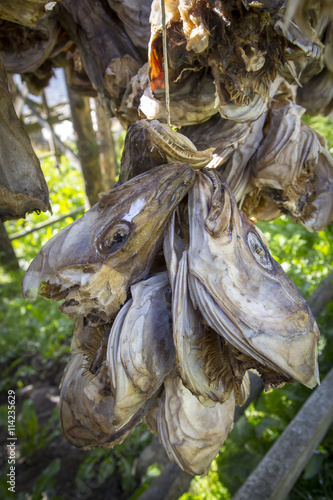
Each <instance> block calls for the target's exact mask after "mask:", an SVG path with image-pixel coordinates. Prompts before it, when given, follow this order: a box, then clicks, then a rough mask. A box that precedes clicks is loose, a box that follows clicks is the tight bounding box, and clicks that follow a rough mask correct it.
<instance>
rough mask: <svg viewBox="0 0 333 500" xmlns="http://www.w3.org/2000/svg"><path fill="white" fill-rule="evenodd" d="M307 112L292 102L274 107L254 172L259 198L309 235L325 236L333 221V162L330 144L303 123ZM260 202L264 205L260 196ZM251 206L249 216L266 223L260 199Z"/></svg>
mask: <svg viewBox="0 0 333 500" xmlns="http://www.w3.org/2000/svg"><path fill="white" fill-rule="evenodd" d="M303 112H304V109H303V108H301V107H300V106H297V105H295V104H294V103H292V102H289V101H276V102H274V103H273V105H272V108H271V110H270V112H269V114H268V120H267V123H266V125H265V129H266V135H265V138H264V139H263V141H262V142H261V144H260V146H259V147H258V149H257V151H256V153H255V155H254V156H253V157H252V159H251V160H250V163H249V169H250V171H251V174H252V183H253V185H254V186H255V187H256V188H257V190H258V191H257V193H258V194H260V192H262V193H263V194H264V196H265V197H266V198H269V199H271V200H272V201H273V203H274V204H275V205H276V207H278V209H280V210H281V212H285V213H288V214H289V215H290V216H291V217H292V218H293V219H294V220H295V221H296V222H299V223H301V224H302V225H304V226H305V227H306V228H307V229H308V230H309V231H319V230H320V229H323V228H324V227H326V226H327V225H328V224H330V223H331V221H332V219H333V211H332V191H333V160H332V157H331V155H330V154H329V152H328V150H327V146H326V141H325V139H324V138H323V137H321V136H320V135H319V134H317V133H316V132H315V131H314V130H312V129H311V128H310V127H309V126H308V125H306V124H304V123H302V122H301V119H300V118H301V115H302V114H303ZM257 200H258V203H260V202H261V198H260V196H258V197H257ZM251 201H252V207H251ZM251 201H249V200H248V201H247V203H246V208H247V211H249V210H251V208H252V210H251V211H250V212H248V213H250V215H252V216H255V217H256V218H258V219H259V218H261V217H262V214H261V213H260V211H261V208H260V209H259V211H258V212H257V211H256V207H255V206H254V204H253V202H254V201H255V197H254V196H252V198H251ZM263 215H264V216H265V217H266V219H267V216H266V214H265V212H264V214H263Z"/></svg>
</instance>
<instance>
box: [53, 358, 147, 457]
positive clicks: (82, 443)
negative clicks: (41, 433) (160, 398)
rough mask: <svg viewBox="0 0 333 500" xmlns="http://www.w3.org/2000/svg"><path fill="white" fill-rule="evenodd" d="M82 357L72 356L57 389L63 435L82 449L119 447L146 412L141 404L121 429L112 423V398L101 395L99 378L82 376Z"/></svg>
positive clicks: (101, 389)
mask: <svg viewBox="0 0 333 500" xmlns="http://www.w3.org/2000/svg"><path fill="white" fill-rule="evenodd" d="M84 371H85V368H84V356H83V354H82V353H75V354H73V356H72V357H71V359H70V361H69V363H68V365H67V367H66V370H65V373H64V376H63V380H62V382H61V388H60V404H59V406H60V421H61V427H62V430H63V434H64V436H65V438H66V439H67V441H68V442H69V443H71V444H72V445H73V446H76V447H77V448H80V449H83V450H90V449H92V448H96V447H97V446H98V447H103V448H110V447H112V446H114V445H115V444H120V443H122V442H123V441H124V439H125V438H126V436H127V435H128V434H129V433H130V432H131V431H132V429H133V428H134V427H135V426H136V425H137V424H138V423H139V422H140V421H141V420H142V418H143V417H144V416H145V414H146V413H147V411H148V408H149V405H150V402H148V403H147V404H146V405H143V406H142V407H141V408H140V410H139V411H138V412H137V413H136V414H135V415H134V416H133V418H132V419H131V420H130V421H129V422H128V423H127V424H126V425H124V426H122V427H121V428H120V429H116V428H115V427H114V425H113V422H112V415H113V408H114V398H113V396H112V394H105V393H104V384H103V383H102V382H101V379H100V376H95V377H90V378H89V379H87V378H86V377H85V376H84Z"/></svg>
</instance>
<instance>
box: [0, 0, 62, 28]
mask: <svg viewBox="0 0 333 500" xmlns="http://www.w3.org/2000/svg"><path fill="white" fill-rule="evenodd" d="M55 1H56V2H57V1H59V0H55ZM48 3H50V2H49V0H1V5H0V18H1V19H6V20H7V21H10V22H13V23H18V24H21V25H22V26H29V27H30V28H33V27H35V26H36V24H37V22H38V21H39V19H40V18H41V17H43V16H44V15H45V13H46V9H45V6H46V5H47V4H48Z"/></svg>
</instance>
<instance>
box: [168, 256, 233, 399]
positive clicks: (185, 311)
mask: <svg viewBox="0 0 333 500" xmlns="http://www.w3.org/2000/svg"><path fill="white" fill-rule="evenodd" d="M187 273H188V268H187V252H184V253H183V256H182V258H181V260H180V263H179V267H178V272H177V276H176V280H175V285H174V291H173V304H172V315H173V338H174V343H175V348H176V360H177V368H178V374H179V376H180V377H181V379H182V382H183V384H184V386H185V387H186V388H187V389H189V391H191V393H192V394H194V395H196V396H198V399H199V401H200V402H201V404H203V405H205V404H208V405H210V404H211V401H215V402H219V403H223V401H225V400H226V399H228V397H230V393H231V391H232V390H233V386H232V385H231V386H229V387H228V389H229V391H227V390H226V387H225V384H224V379H223V377H221V376H219V374H218V375H217V374H216V373H212V371H210V367H209V365H208V362H207V363H204V359H203V357H204V355H203V353H204V348H205V345H207V344H211V343H212V342H211V335H210V333H209V332H207V331H206V330H205V326H204V324H203V322H202V317H201V315H200V313H199V311H196V310H195V309H194V307H193V305H192V301H191V298H190V294H189V290H188V284H187ZM214 337H215V338H214ZM214 337H213V343H214V345H213V346H212V351H213V353H214V361H215V360H217V364H218V369H222V360H223V352H222V351H223V346H222V345H221V344H220V342H219V339H218V335H216V334H215V335H214ZM214 340H216V342H214ZM206 361H209V359H208V360H206ZM226 369H227V367H226Z"/></svg>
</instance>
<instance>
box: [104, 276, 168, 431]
mask: <svg viewBox="0 0 333 500" xmlns="http://www.w3.org/2000/svg"><path fill="white" fill-rule="evenodd" d="M131 294H132V299H130V300H129V301H128V302H127V303H126V304H125V305H124V306H123V307H122V309H121V310H120V312H119V313H118V315H117V317H116V319H115V322H114V324H113V327H112V329H111V333H110V337H109V342H108V348H107V365H108V370H109V373H110V378H111V386H112V393H113V395H114V399H115V402H114V409H113V422H114V425H115V427H116V428H119V427H123V426H124V425H125V424H127V422H128V421H130V420H131V419H132V418H133V415H135V414H136V412H137V411H139V409H140V408H141V407H142V406H144V404H145V403H146V402H147V401H148V400H149V399H150V398H151V397H152V396H154V395H155V394H156V393H157V392H158V391H159V389H160V387H161V385H162V383H163V381H164V379H165V378H166V376H167V375H168V374H169V373H170V372H171V371H172V369H173V367H174V358H175V355H174V346H173V341H172V322H171V296H170V294H171V291H170V285H169V278H168V273H167V272H164V273H160V274H157V275H155V276H152V277H151V278H149V279H147V280H145V281H141V282H140V283H137V284H135V285H133V286H132V287H131Z"/></svg>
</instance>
